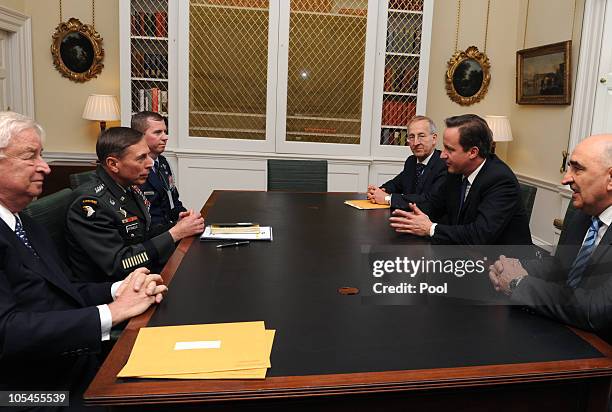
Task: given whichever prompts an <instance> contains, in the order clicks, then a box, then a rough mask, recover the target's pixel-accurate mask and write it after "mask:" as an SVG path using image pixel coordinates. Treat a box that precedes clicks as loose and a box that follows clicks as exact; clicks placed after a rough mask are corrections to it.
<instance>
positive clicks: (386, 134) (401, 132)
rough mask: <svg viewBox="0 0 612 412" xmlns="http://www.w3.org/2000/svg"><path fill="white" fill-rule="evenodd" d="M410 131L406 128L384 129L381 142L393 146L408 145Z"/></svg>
mask: <svg viewBox="0 0 612 412" xmlns="http://www.w3.org/2000/svg"><path fill="white" fill-rule="evenodd" d="M407 136H408V131H407V130H406V129H382V131H381V133H380V144H381V145H391V146H406V145H407V144H408V139H407Z"/></svg>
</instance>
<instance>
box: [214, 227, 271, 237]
mask: <svg viewBox="0 0 612 412" xmlns="http://www.w3.org/2000/svg"><path fill="white" fill-rule="evenodd" d="M259 230H260V229H259V225H250V226H225V225H210V233H211V234H213V235H220V234H230V233H239V234H247V233H259Z"/></svg>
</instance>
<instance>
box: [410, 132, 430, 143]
mask: <svg viewBox="0 0 612 412" xmlns="http://www.w3.org/2000/svg"><path fill="white" fill-rule="evenodd" d="M429 136H431V135H430V134H419V135H416V136H415V135H412V134H411V135H408V141H409V142H415V141H416V140H418V141H420V142H424V141H425V140H426V139H427V138H428V137H429Z"/></svg>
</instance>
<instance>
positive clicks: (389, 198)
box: [385, 195, 391, 205]
mask: <svg viewBox="0 0 612 412" xmlns="http://www.w3.org/2000/svg"><path fill="white" fill-rule="evenodd" d="M385 202H386V203H387V204H388V205H390V204H391V195H387V196H385Z"/></svg>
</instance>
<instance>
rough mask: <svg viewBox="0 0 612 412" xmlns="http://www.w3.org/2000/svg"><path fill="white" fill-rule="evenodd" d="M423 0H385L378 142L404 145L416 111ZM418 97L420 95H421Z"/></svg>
mask: <svg viewBox="0 0 612 412" xmlns="http://www.w3.org/2000/svg"><path fill="white" fill-rule="evenodd" d="M423 8H424V0H389V2H388V3H387V8H386V10H383V12H384V15H385V16H386V23H387V24H386V33H385V36H384V39H385V44H384V50H385V52H384V75H383V76H384V78H383V93H382V115H381V123H380V134H379V142H378V143H379V144H380V145H381V146H406V145H407V144H408V143H407V139H406V134H407V130H406V124H407V123H408V121H409V120H410V119H411V118H412V117H414V116H415V115H416V114H417V104H418V100H419V98H420V96H419V74H420V73H419V69H420V67H421V64H422V63H425V64H426V62H422V61H421V49H422V36H423ZM421 97H422V96H421Z"/></svg>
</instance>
